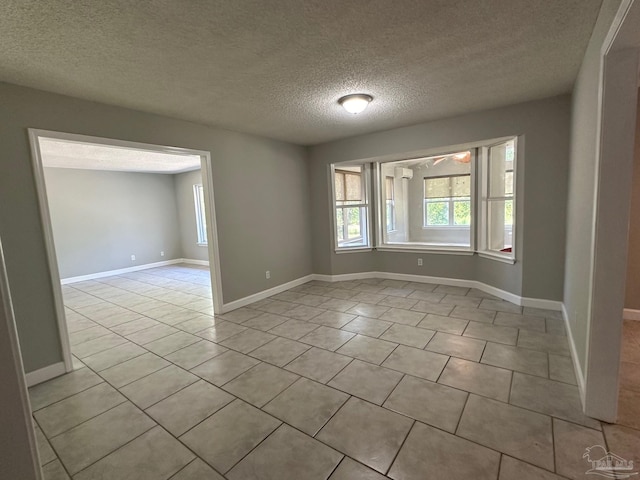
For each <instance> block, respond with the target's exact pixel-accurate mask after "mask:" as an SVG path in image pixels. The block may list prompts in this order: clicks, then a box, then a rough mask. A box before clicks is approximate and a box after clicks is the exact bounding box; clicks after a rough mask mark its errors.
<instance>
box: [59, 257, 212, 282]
mask: <svg viewBox="0 0 640 480" xmlns="http://www.w3.org/2000/svg"><path fill="white" fill-rule="evenodd" d="M176 263H191V264H194V265H206V266H209V262H208V261H206V260H192V259H189V258H174V259H173V260H164V261H162V262H154V263H145V264H144V265H136V266H135V267H127V268H119V269H117V270H108V271H106V272H96V273H90V274H88V275H80V276H78V277H67V278H63V279H61V280H60V283H61V284H62V285H67V284H69V283H76V282H84V281H87V280H95V279H96V278H104V277H111V276H113V275H122V274H123V273H131V272H137V271H139V270H146V269H148V268H155V267H166V266H167V265H175V264H176Z"/></svg>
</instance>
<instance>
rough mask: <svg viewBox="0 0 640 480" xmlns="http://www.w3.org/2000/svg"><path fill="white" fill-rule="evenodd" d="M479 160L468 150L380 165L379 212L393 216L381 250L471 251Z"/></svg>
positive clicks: (382, 233) (384, 231) (379, 246)
mask: <svg viewBox="0 0 640 480" xmlns="http://www.w3.org/2000/svg"><path fill="white" fill-rule="evenodd" d="M475 157H476V155H475V151H471V150H466V151H462V152H454V153H444V154H442V155H435V156H430V157H423V158H416V159H411V160H401V161H396V162H385V163H380V164H378V168H379V171H380V175H379V176H378V177H379V178H381V179H384V182H382V181H381V183H380V189H381V196H382V195H384V202H385V204H382V203H380V208H381V209H386V211H387V212H389V211H390V210H391V211H392V212H393V213H392V214H391V213H387V215H386V217H387V218H386V221H387V222H386V229H385V230H383V231H381V232H380V235H379V238H380V239H381V242H380V245H378V248H384V247H389V248H394V249H398V248H399V249H416V248H418V249H437V250H449V249H454V250H467V251H468V250H471V249H472V247H473V245H472V240H473V235H472V224H473V223H474V222H473V212H474V210H473V208H474V204H473V201H472V198H473V193H474V191H475V189H474V179H475V176H474V168H475ZM392 174H393V177H392V178H391V179H390V176H391V175H392ZM391 180H393V181H391ZM391 184H393V190H391ZM390 191H392V192H393V194H392V196H391V195H390ZM391 198H392V201H391V200H390V199H391ZM381 201H382V199H381ZM390 204H392V205H393V208H391V205H390ZM382 211H385V210H382ZM391 219H393V220H392V221H393V231H392V232H391V231H390V230H389V225H390V222H391Z"/></svg>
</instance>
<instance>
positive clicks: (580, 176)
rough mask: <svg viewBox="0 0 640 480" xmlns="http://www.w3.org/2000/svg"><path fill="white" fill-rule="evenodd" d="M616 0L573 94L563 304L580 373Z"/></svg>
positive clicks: (606, 7)
mask: <svg viewBox="0 0 640 480" xmlns="http://www.w3.org/2000/svg"><path fill="white" fill-rule="evenodd" d="M619 4H620V2H619V1H607V2H603V4H602V8H601V10H600V15H599V17H598V21H597V22H596V25H595V28H594V31H593V34H592V35H591V39H590V41H589V45H588V47H587V50H586V52H585V56H584V59H583V62H582V65H581V67H580V72H579V73H578V77H577V79H576V83H575V86H574V90H573V96H572V106H571V107H572V109H571V137H570V138H571V147H570V157H569V158H570V159H569V162H570V163H569V165H570V175H569V193H568V200H567V239H566V250H567V256H566V262H565V273H564V285H565V287H564V304H565V308H566V311H567V315H568V317H569V326H570V328H571V333H572V335H573V339H574V344H575V347H576V353H577V355H578V360H579V362H580V365H581V368H582V371H583V372H584V369H585V363H586V345H587V337H588V330H589V320H588V311H589V303H590V290H591V286H590V278H591V273H590V272H591V269H592V266H593V255H592V246H593V241H594V238H593V215H594V205H595V197H594V195H595V176H596V173H597V168H596V155H597V151H596V140H597V138H598V136H599V132H598V129H597V123H596V122H597V112H598V102H599V96H598V88H599V82H600V76H601V69H600V48H601V47H602V44H603V42H604V37H605V35H606V34H607V31H608V29H609V27H610V25H611V23H612V21H613V18H614V17H615V14H616V11H617V9H618V6H619Z"/></svg>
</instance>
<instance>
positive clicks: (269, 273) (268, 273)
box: [265, 270, 271, 280]
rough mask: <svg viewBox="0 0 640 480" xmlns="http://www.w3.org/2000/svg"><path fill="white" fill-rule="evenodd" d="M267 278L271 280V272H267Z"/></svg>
mask: <svg viewBox="0 0 640 480" xmlns="http://www.w3.org/2000/svg"><path fill="white" fill-rule="evenodd" d="M265 276H266V277H267V280H269V279H270V278H271V272H270V271H269V270H267V271H266V272H265Z"/></svg>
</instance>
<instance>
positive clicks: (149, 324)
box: [30, 265, 640, 480]
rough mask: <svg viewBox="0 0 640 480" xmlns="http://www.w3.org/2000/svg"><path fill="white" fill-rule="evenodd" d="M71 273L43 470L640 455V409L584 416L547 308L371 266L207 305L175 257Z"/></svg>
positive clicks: (413, 472)
mask: <svg viewBox="0 0 640 480" xmlns="http://www.w3.org/2000/svg"><path fill="white" fill-rule="evenodd" d="M63 290H64V296H65V304H66V307H67V319H68V324H69V331H70V340H71V344H72V351H73V354H74V361H75V363H76V370H75V371H73V372H72V373H69V374H67V375H64V376H62V377H59V378H56V379H54V380H51V381H49V382H47V383H45V384H41V385H38V386H35V387H33V388H31V390H30V395H31V402H32V407H33V412H34V418H35V421H36V423H37V428H36V433H37V436H38V440H39V444H40V455H41V461H42V464H43V466H44V467H43V468H44V472H45V476H46V478H47V479H48V480H52V479H56V480H57V479H68V478H70V477H72V478H74V479H80V480H86V479H114V480H123V479H136V480H139V479H153V480H155V479H169V478H171V479H173V480H187V479H222V478H227V479H231V480H236V479H238V480H239V479H242V480H250V479H277V480H286V479H295V480H301V479H304V480H313V479H331V480H347V479H348V480H357V479H369V480H374V479H384V478H392V479H396V480H400V479H426V478H428V479H447V480H456V479H470V478H473V479H480V480H482V479H492V480H495V479H499V480H511V479H518V480H531V479H543V480H550V479H558V478H585V471H586V470H587V469H588V464H587V463H586V462H585V460H584V459H583V458H582V455H583V453H584V449H585V448H586V447H588V446H592V445H595V444H602V445H605V442H606V445H608V447H609V448H610V449H611V450H613V451H615V452H616V453H618V454H620V455H622V456H626V458H628V459H635V460H636V461H637V462H638V461H640V431H638V430H636V429H637V428H640V426H639V425H638V424H637V418H638V415H637V413H636V414H635V422H636V423H628V424H627V426H621V425H603V424H601V423H600V422H598V421H595V420H593V419H591V418H587V417H585V416H584V415H582V413H581V409H580V401H579V398H578V389H577V387H576V382H575V376H574V373H573V367H572V364H571V360H570V358H569V356H568V355H569V350H568V346H567V341H566V337H565V336H564V328H563V325H562V321H561V320H560V317H559V315H558V313H557V312H552V311H545V310H538V309H532V308H524V309H523V308H521V307H518V306H516V305H513V304H510V303H508V302H504V301H501V300H499V299H496V298H494V297H491V296H490V295H487V294H484V293H482V292H480V291H476V290H469V289H467V288H459V287H449V286H442V285H433V284H420V283H407V282H399V281H392V280H379V279H371V280H363V281H350V282H338V283H324V282H317V281H314V282H310V283H307V284H305V285H302V286H299V287H296V288H293V289H291V290H289V291H286V292H283V293H280V294H278V295H275V296H273V297H271V298H269V299H265V300H262V301H259V302H256V303H254V304H252V305H250V306H249V307H245V308H241V309H238V310H235V311H233V312H230V313H228V314H225V315H219V316H216V317H215V318H214V317H213V315H212V313H213V312H212V306H211V291H210V287H209V273H208V271H207V270H206V269H204V268H198V267H193V266H186V265H178V266H171V267H162V268H155V269H149V270H145V271H140V272H135V273H131V274H127V275H120V276H114V277H108V278H102V279H99V280H95V281H87V282H82V283H75V284H72V285H68V286H65V287H64V288H63ZM638 325H640V323H638ZM636 327H637V326H636V325H634V326H629V327H626V328H627V329H628V330H629V331H631V334H632V335H633V339H634V341H635V342H636V345H635V346H636V347H637V348H636V349H629V352H631V353H629V357H628V362H629V364H631V363H633V362H634V361H635V362H638V361H639V360H640V357H638V355H640V335H639V334H638V333H639V332H640V330H639V329H638V328H636ZM638 363H640V362H638ZM625 368H626V371H627V372H628V376H629V377H630V378H631V377H633V378H635V381H636V382H637V380H638V376H637V372H638V369H637V368H634V367H633V366H631V365H626V366H624V367H623V369H625ZM637 385H638V383H635V386H636V387H637ZM623 388H626V387H623ZM628 390H629V391H633V388H632V387H631V386H629V388H628ZM636 391H637V390H636ZM623 397H624V395H623ZM630 408H631V407H630ZM633 408H636V412H637V402H636V403H635V407H633ZM630 427H634V428H635V429H634V428H630Z"/></svg>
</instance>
